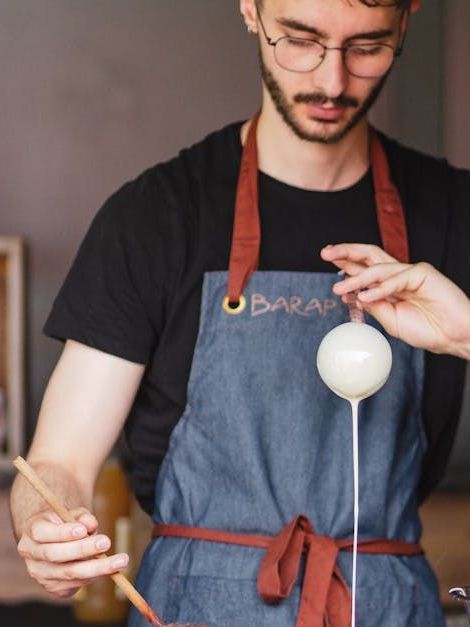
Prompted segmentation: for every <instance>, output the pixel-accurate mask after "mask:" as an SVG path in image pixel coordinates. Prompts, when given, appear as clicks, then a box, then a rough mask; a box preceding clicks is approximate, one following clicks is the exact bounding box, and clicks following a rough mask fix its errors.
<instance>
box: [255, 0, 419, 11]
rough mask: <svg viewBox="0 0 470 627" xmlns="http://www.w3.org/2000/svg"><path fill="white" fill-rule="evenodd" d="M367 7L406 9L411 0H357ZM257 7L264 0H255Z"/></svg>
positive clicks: (261, 4)
mask: <svg viewBox="0 0 470 627" xmlns="http://www.w3.org/2000/svg"><path fill="white" fill-rule="evenodd" d="M359 2H362V4H365V5H366V6H368V7H396V8H397V9H402V10H408V9H409V8H410V6H411V0H359ZM256 4H257V5H258V6H259V7H261V8H262V7H263V4H264V0H256Z"/></svg>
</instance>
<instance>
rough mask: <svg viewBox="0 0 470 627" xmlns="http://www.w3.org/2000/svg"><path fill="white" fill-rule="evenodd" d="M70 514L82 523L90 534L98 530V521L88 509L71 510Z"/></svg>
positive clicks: (77, 508)
mask: <svg viewBox="0 0 470 627" xmlns="http://www.w3.org/2000/svg"><path fill="white" fill-rule="evenodd" d="M70 513H71V514H72V516H73V517H74V518H75V520H76V521H77V522H80V523H82V525H84V526H85V527H86V530H87V531H88V533H89V534H91V533H94V532H95V531H96V530H97V529H98V520H97V519H96V517H95V516H94V515H93V514H92V513H91V512H90V510H89V509H87V508H86V507H76V508H75V509H72V510H70Z"/></svg>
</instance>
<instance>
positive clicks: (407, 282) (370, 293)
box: [359, 266, 426, 303]
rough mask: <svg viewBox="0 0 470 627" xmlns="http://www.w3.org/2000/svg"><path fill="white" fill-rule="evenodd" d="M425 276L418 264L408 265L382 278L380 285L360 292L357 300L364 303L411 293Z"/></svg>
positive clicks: (421, 282)
mask: <svg viewBox="0 0 470 627" xmlns="http://www.w3.org/2000/svg"><path fill="white" fill-rule="evenodd" d="M425 278H426V277H425V275H424V274H423V273H422V272H421V268H420V267H419V266H410V267H407V268H406V269H404V270H402V271H401V272H398V273H396V274H392V275H391V276H390V277H389V278H386V279H383V280H382V282H381V283H380V285H376V286H375V287H371V288H370V289H368V290H367V291H365V292H361V293H360V294H359V300H361V301H362V302H364V303H372V302H374V301H377V300H384V299H388V298H390V297H392V296H398V295H400V294H402V293H404V292H407V293H408V294H410V293H411V294H412V293H413V292H417V291H418V290H419V288H420V287H421V285H422V284H423V282H424V281H425Z"/></svg>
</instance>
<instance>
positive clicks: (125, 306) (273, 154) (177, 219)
mask: <svg viewBox="0 0 470 627" xmlns="http://www.w3.org/2000/svg"><path fill="white" fill-rule="evenodd" d="M383 4H386V5H387V6H381V3H380V2H372V1H366V0H362V1H361V0H351V1H350V2H345V1H343V0H329V1H328V2H325V0H297V1H296V2H293V0H264V2H261V1H258V2H255V0H241V3H240V6H241V12H242V14H243V17H244V20H245V23H246V25H247V27H248V29H249V31H250V32H252V33H255V34H256V35H257V36H258V37H259V46H260V60H261V73H262V78H263V102H262V109H261V113H260V115H259V116H256V117H255V118H254V119H253V120H250V121H248V122H246V123H245V124H233V125H231V126H229V127H227V128H225V129H222V130H221V131H218V132H216V133H214V134H212V135H211V136H209V137H208V138H206V139H205V140H204V141H203V142H201V143H200V144H197V145H196V146H194V147H192V148H190V149H187V150H184V151H183V152H182V153H181V154H180V156H179V157H178V158H176V159H174V160H172V161H170V162H168V163H166V164H161V165H158V166H156V167H154V168H152V169H150V170H149V171H147V172H145V173H144V174H143V175H142V176H141V177H139V178H138V179H137V180H136V181H134V182H131V183H129V184H127V185H126V186H124V187H123V188H122V189H121V190H120V191H119V192H118V193H117V194H115V195H114V196H113V197H112V198H111V199H110V200H109V201H108V202H107V203H106V204H105V206H104V207H103V208H102V210H101V211H100V212H99V214H98V215H97V217H96V219H95V221H94V223H93V225H92V227H91V229H90V231H89V233H88V235H87V236H86V238H85V241H84V243H83V244H82V247H81V249H80V252H79V254H78V256H77V259H76V261H75V263H74V265H73V267H72V270H71V271H70V273H69V276H68V278H67V280H66V282H65V284H64V286H63V288H62V290H61V293H60V294H59V296H58V299H57V300H56V303H55V305H54V309H53V311H52V313H51V316H50V318H49V320H48V322H47V324H46V332H47V333H48V334H49V335H52V336H55V337H58V338H61V339H63V340H66V344H65V348H64V352H63V354H62V356H61V358H60V361H59V363H58V365H57V367H56V369H55V371H54V373H53V375H52V378H51V381H50V383H49V385H48V387H47V390H46V394H45V397H44V402H43V406H42V409H41V414H40V417H39V422H38V427H37V432H36V435H35V438H34V442H33V445H32V448H31V451H30V454H29V460H30V462H31V463H32V464H33V465H34V466H35V468H36V469H37V470H38V472H40V473H41V474H42V475H43V477H44V479H45V481H46V482H48V483H49V484H50V486H51V488H52V489H53V490H55V491H56V492H57V493H58V494H59V495H60V496H61V497H62V498H63V499H64V500H66V502H67V504H68V506H69V507H70V508H77V509H76V515H77V521H79V522H78V523H77V524H76V525H70V524H61V523H60V521H59V520H58V519H57V517H56V516H54V515H53V514H51V513H50V512H48V511H47V510H45V508H44V504H43V503H42V502H41V501H40V500H39V499H37V498H36V497H35V495H34V494H32V493H31V490H29V488H28V487H27V486H25V484H24V483H23V482H22V481H21V480H17V482H16V484H15V486H14V489H13V492H12V514H13V520H14V524H15V529H16V534H17V536H18V538H19V544H18V550H19V552H20V554H21V555H23V556H24V558H25V560H26V563H27V566H28V569H29V571H30V573H31V574H32V576H33V577H35V578H36V579H37V580H38V581H39V582H40V583H41V584H42V585H44V586H45V587H46V589H48V590H49V591H50V592H52V593H53V594H55V595H56V596H69V595H71V594H72V593H73V592H74V591H75V590H76V589H77V588H78V587H79V586H81V585H84V584H86V583H87V582H89V581H90V580H92V579H93V578H94V577H97V576H100V575H105V574H109V573H112V572H116V571H117V570H120V569H122V568H124V567H125V565H126V563H127V556H125V555H119V556H116V555H113V556H111V557H108V558H106V559H103V560H93V559H91V558H92V557H93V556H94V555H96V554H97V553H100V552H103V551H106V550H107V549H108V548H109V540H108V539H107V538H106V537H104V536H103V535H101V534H95V535H91V536H90V535H89V534H93V533H94V532H95V531H96V529H97V524H98V523H97V521H96V520H95V519H94V517H93V516H92V515H91V514H90V513H89V512H88V511H86V510H83V509H82V510H80V508H81V507H82V508H83V507H85V508H88V510H89V509H90V507H91V501H92V491H93V483H94V480H95V478H96V475H97V473H98V471H99V468H100V466H101V464H102V462H103V460H104V459H105V457H106V455H107V454H108V452H109V450H110V448H111V447H112V445H113V443H114V441H115V439H116V438H117V436H118V434H119V432H120V430H121V428H122V427H123V426H125V429H126V434H127V438H128V442H129V445H130V448H131V450H132V451H133V453H134V458H135V465H134V471H133V482H134V487H135V490H136V494H137V496H138V498H139V500H140V502H141V503H142V505H143V507H144V508H145V509H146V510H147V511H148V512H149V514H151V515H152V516H153V518H154V521H155V528H154V534H153V535H154V540H153V541H152V543H151V545H150V546H149V549H148V550H147V552H146V555H145V557H144V560H143V564H142V567H141V570H140V573H139V577H138V581H137V585H138V587H139V588H140V590H141V591H142V593H143V594H144V596H145V597H146V598H147V599H148V600H149V602H150V603H151V604H152V606H154V607H155V609H156V610H157V611H158V612H159V613H161V614H162V616H163V617H164V618H165V620H167V621H180V622H189V621H192V622H200V623H205V624H207V625H210V626H211V627H222V626H224V627H235V626H236V627H241V626H244V627H247V626H253V627H254V626H255V625H256V626H263V625H270V627H281V626H282V627H286V626H287V625H302V626H304V627H305V626H307V625H308V626H312V627H320V626H321V625H324V624H331V625H336V626H345V625H348V624H349V621H350V612H351V608H350V604H351V598H350V593H349V586H350V584H351V559H352V558H351V553H350V551H349V550H348V548H350V544H351V543H350V538H351V535H352V522H353V484H352V472H351V468H352V453H351V434H350V431H349V424H350V417H349V415H348V407H347V406H346V403H344V402H343V401H342V400H341V399H338V398H336V397H334V396H333V395H332V394H331V392H330V391H329V390H328V389H327V388H326V387H325V386H324V385H323V383H322V382H321V380H320V379H319V377H318V375H317V373H316V371H315V367H314V363H315V354H316V350H317V348H318V344H319V342H320V341H321V339H322V337H323V336H324V335H325V334H326V333H327V332H328V331H329V330H330V329H331V328H333V327H334V326H335V325H336V324H339V323H341V322H343V321H345V320H346V319H347V311H346V308H345V307H343V306H342V305H341V299H340V298H339V297H340V296H344V295H345V294H346V293H348V292H350V291H353V290H356V289H361V290H363V292H361V295H360V299H361V300H362V302H363V305H364V307H365V308H366V310H368V311H369V312H370V313H371V314H372V315H373V316H374V317H375V318H376V319H377V320H378V321H379V323H380V325H382V327H383V330H384V331H385V332H388V333H389V334H390V342H391V344H392V350H393V359H394V365H393V369H392V374H391V377H390V379H389V381H388V382H387V384H386V386H385V387H384V388H383V390H382V391H380V392H379V393H378V394H376V395H375V396H374V397H372V398H370V399H369V400H367V401H366V402H364V404H363V407H362V409H361V420H360V445H361V461H360V464H361V468H360V473H361V478H360V481H361V486H362V491H361V513H360V523H359V536H360V541H361V542H360V546H359V551H360V553H359V557H358V587H357V616H358V624H360V625H367V626H370V627H378V626H379V625H380V626H381V627H392V626H393V627H401V626H413V627H420V626H423V625H427V626H429V627H438V626H439V627H440V626H442V625H443V624H444V622H443V617H442V613H441V610H440V607H439V602H438V595H437V587H436V582H435V580H434V577H433V575H432V573H431V571H430V568H429V566H428V564H427V562H426V560H425V558H424V557H423V556H422V555H421V553H420V547H419V544H418V543H419V537H420V523H419V518H418V515H417V506H418V502H419V500H420V499H421V500H422V498H424V496H425V495H427V494H428V493H429V491H430V490H431V489H432V488H433V487H434V486H435V484H436V482H437V481H438V479H439V478H440V477H441V475H442V471H443V468H444V465H445V461H446V459H447V456H448V451H449V447H450V444H451V441H452V434H453V432H454V430H455V425H456V420H457V416H458V413H459V409H460V402H461V395H462V385H463V373H464V364H463V361H462V360H459V359H456V358H455V357H450V356H443V355H438V353H448V354H449V355H454V356H457V357H463V358H467V359H468V358H469V357H470V324H469V321H470V302H469V300H468V297H467V296H466V295H465V291H467V292H468V290H469V288H470V267H469V262H468V255H467V252H466V251H467V234H468V227H469V224H470V212H469V204H470V203H469V198H470V175H469V174H468V173H465V172H460V171H457V170H455V169H452V168H451V167H450V166H448V165H447V164H446V163H445V162H438V161H436V160H434V159H432V158H429V157H424V156H422V155H419V154H417V153H415V152H413V151H411V150H408V149H404V148H402V147H400V146H398V145H397V144H395V143H393V142H391V141H390V140H388V139H386V138H384V137H382V136H380V137H379V136H378V135H377V134H375V133H374V132H372V131H371V130H370V129H369V127H368V123H367V118H366V114H367V111H368V109H369V107H370V106H371V104H372V102H373V101H374V99H375V97H376V96H377V94H378V93H379V91H380V88H381V87H382V85H383V83H384V81H385V78H386V76H387V75H388V73H389V72H390V70H391V68H392V66H393V63H394V60H395V58H396V57H397V56H398V55H399V51H400V47H401V45H402V43H403V40H404V37H405V33H406V28H407V23H408V18H409V14H410V11H413V10H415V9H416V8H417V2H415V1H413V2H408V1H406V0H404V1H398V2H397V3H395V4H394V3H393V2H386V3H383ZM234 207H235V210H234ZM331 242H340V244H338V245H329V244H331ZM341 242H359V243H358V244H347V243H345V244H344V243H341ZM410 262H411V263H410ZM418 262H419V263H418ZM430 264H432V265H430ZM434 266H435V267H434ZM338 268H339V269H341V270H344V271H345V272H346V273H347V275H349V276H348V277H346V278H344V277H343V278H342V277H338V275H337V272H336V271H337V269H338ZM227 269H228V272H227ZM441 272H443V273H445V274H446V275H447V276H448V277H449V279H451V280H449V279H448V278H446V277H445V276H443V274H442V273H441ZM456 284H458V285H460V287H461V288H462V289H460V288H459V287H457V285H456ZM463 290H465V291H463ZM372 321H373V319H372V318H371V322H372ZM375 324H378V323H375ZM391 336H395V337H391ZM395 338H397V339H395ZM423 348H424V349H427V350H428V351H433V353H426V355H425V354H424V352H423V351H422V350H420V349H423ZM170 433H171V438H170ZM156 481H157V485H156V487H155V482H156ZM363 541H367V542H366V543H364V542H363ZM370 551H372V552H373V553H374V554H368V552H370ZM302 554H303V555H304V558H303V557H302ZM144 624H145V621H144V619H143V618H141V617H139V616H138V615H137V613H136V612H134V613H132V614H131V618H130V625H132V626H137V625H144Z"/></svg>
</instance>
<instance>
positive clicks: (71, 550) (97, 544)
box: [18, 534, 111, 563]
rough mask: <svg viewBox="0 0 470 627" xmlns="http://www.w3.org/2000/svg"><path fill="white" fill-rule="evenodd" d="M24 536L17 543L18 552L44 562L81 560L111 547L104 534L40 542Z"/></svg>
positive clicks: (35, 537)
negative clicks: (77, 538)
mask: <svg viewBox="0 0 470 627" xmlns="http://www.w3.org/2000/svg"><path fill="white" fill-rule="evenodd" d="M37 538H38V535H35V536H33V538H31V537H28V536H24V537H23V538H22V539H21V540H20V543H19V544H18V552H19V553H20V555H21V556H22V557H24V558H28V559H34V560H44V561H46V562H55V563H60V562H70V561H73V560H82V559H87V558H90V557H93V556H95V555H98V554H100V553H104V552H105V551H107V550H108V549H109V548H110V547H111V542H110V539H109V538H108V537H107V536H105V535H102V534H100V535H93V536H86V538H84V539H82V540H71V541H69V542H67V541H63V540H61V541H59V542H51V541H46V542H41V541H40V540H38V539H37Z"/></svg>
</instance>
